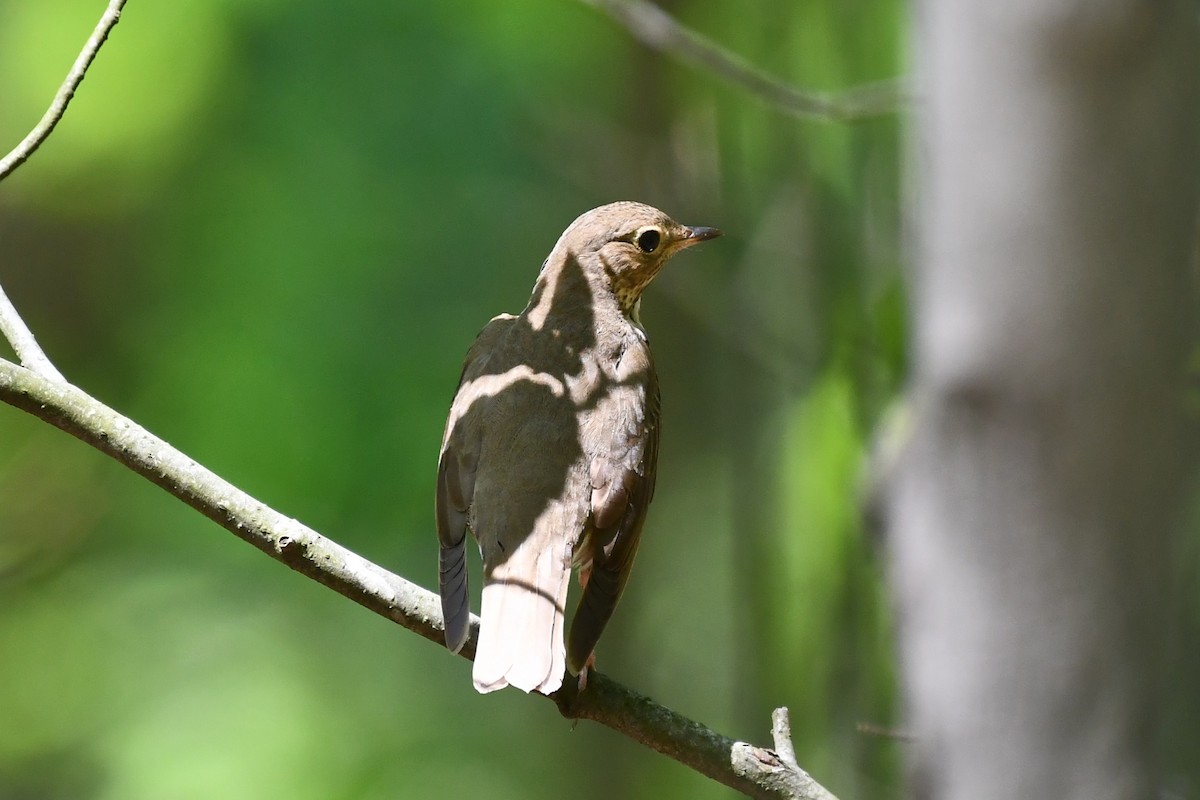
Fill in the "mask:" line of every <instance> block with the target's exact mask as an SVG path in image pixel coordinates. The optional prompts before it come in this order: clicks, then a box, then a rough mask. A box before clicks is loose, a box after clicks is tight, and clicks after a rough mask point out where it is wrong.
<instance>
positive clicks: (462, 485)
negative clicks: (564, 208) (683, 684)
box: [436, 202, 721, 694]
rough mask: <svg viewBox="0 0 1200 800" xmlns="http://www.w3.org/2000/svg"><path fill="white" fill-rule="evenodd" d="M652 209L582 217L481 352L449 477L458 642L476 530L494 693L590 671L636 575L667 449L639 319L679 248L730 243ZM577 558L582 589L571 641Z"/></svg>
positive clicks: (472, 364) (454, 642) (451, 608)
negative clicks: (469, 541)
mask: <svg viewBox="0 0 1200 800" xmlns="http://www.w3.org/2000/svg"><path fill="white" fill-rule="evenodd" d="M720 235H721V232H720V231H718V230H717V229H715V228H689V227H686V226H684V225H680V224H679V223H677V222H675V221H674V220H672V219H671V218H670V217H668V216H667V215H666V214H664V213H663V212H661V211H659V210H658V209H656V208H651V207H650V206H646V205H642V204H641V203H630V202H622V203H611V204H609V205H606V206H601V207H599V208H596V209H592V210H591V211H589V212H587V213H586V214H583V215H582V216H580V217H579V218H578V219H576V220H575V221H574V222H573V223H571V225H570V227H568V228H567V230H566V231H565V232H564V233H563V235H562V236H561V237H560V238H559V240H558V243H557V244H556V245H555V246H554V249H553V250H552V251H551V252H550V255H549V257H548V258H547V259H546V261H545V263H544V264H542V270H541V272H540V273H539V274H538V278H537V283H535V284H534V287H533V296H532V297H531V298H530V300H529V305H528V306H526V307H525V310H524V311H522V312H521V313H520V314H519V315H517V316H513V315H512V314H501V315H500V316H498V317H496V318H495V319H493V320H492V321H491V322H489V323H488V324H487V326H486V327H485V328H484V329H483V331H481V332H480V334H479V336H478V338H476V340H475V343H474V344H473V345H471V348H470V350H469V351H468V352H467V358H466V363H465V364H464V365H463V372H462V378H461V379H460V381H459V386H458V391H457V393H456V394H455V396H454V402H453V404H452V405H451V407H450V417H449V419H448V420H447V422H446V433H445V436H444V437H443V439H442V451H441V458H440V460H439V463H438V474H437V502H436V506H437V532H438V542H439V544H440V545H441V550H440V554H439V570H440V575H439V584H438V585H439V590H440V592H441V596H442V611H443V614H444V617H445V625H446V630H445V632H446V646H447V647H449V648H450V649H451V650H453V651H454V652H458V651H459V650H460V649H461V648H462V646H463V644H464V643H465V642H466V640H467V636H468V633H469V628H470V602H469V599H468V594H467V566H466V551H465V546H466V533H467V531H468V530H470V531H471V533H472V534H473V535H474V536H475V539H476V540H477V541H478V542H479V549H480V553H481V554H482V557H483V603H482V610H481V617H482V624H481V627H480V633H479V641H478V644H477V647H476V650H475V666H474V670H473V679H474V683H475V688H476V689H478V690H479V691H480V692H491V691H494V690H496V689H500V688H503V687H505V686H510V685H511V686H516V687H517V688H519V689H521V690H523V691H526V692H529V691H538V692H541V693H542V694H551V693H553V692H554V691H556V690H557V689H558V688H559V687H560V686H561V685H562V680H563V671H564V668H567V669H569V670H570V671H571V673H572V674H573V675H575V674H580V673H581V672H583V675H584V676H586V668H587V665H588V664H589V663H590V660H591V657H592V651H593V649H594V648H595V646H596V641H597V640H598V639H599V638H600V634H601V632H602V631H603V630H604V626H605V625H606V624H607V623H608V620H609V617H610V616H612V612H613V609H614V608H615V607H616V605H617V600H618V599H620V596H621V591H622V590H623V589H624V587H625V581H626V579H627V578H628V577H629V570H630V567H631V566H632V565H633V559H634V555H635V554H636V553H637V548H638V539H639V538H640V536H641V532H642V523H643V521H644V520H645V518H646V508H647V506H649V504H650V499H651V498H652V497H653V496H654V476H655V465H656V462H657V458H658V433H659V396H658V378H657V376H656V375H655V371H654V361H653V359H652V358H651V355H650V346H649V344H648V342H647V340H646V333H645V331H644V330H643V329H642V324H641V321H640V320H639V319H638V307H639V305H640V301H641V295H642V290H644V289H645V288H646V287H647V286H648V285H649V284H650V282H651V281H652V280H653V279H654V276H655V275H657V274H658V272H659V270H660V269H662V266H663V264H665V263H666V262H667V260H668V259H670V258H671V256H673V255H675V254H676V253H678V252H679V251H680V250H683V249H684V248H687V247H690V246H692V245H693V244H696V243H697V242H702V241H704V240H706V239H712V238H714V237H716V236H720ZM572 564H575V565H577V566H578V567H579V568H580V583H581V584H582V585H583V587H584V588H583V594H582V597H581V599H580V601H579V606H578V608H577V610H576V612H575V616H574V619H573V621H572V623H571V633H570V639H569V642H568V643H567V644H566V645H565V646H564V641H563V617H564V605H565V603H566V599H567V584H568V579H569V578H570V573H571V566H572Z"/></svg>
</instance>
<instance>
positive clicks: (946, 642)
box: [883, 0, 1200, 800]
mask: <svg viewBox="0 0 1200 800" xmlns="http://www.w3.org/2000/svg"><path fill="white" fill-rule="evenodd" d="M917 16H918V19H917V24H916V26H915V36H916V40H915V42H914V45H913V52H914V53H916V54H917V55H916V58H917V67H918V69H917V73H918V81H919V85H918V91H917V95H918V98H919V99H918V101H917V108H916V136H915V139H914V142H913V150H912V156H913V158H912V162H913V163H912V164H911V170H910V174H911V176H912V177H913V178H915V179H916V181H917V184H918V185H917V187H916V195H915V196H916V197H917V200H918V208H919V217H918V218H917V220H916V222H917V242H916V253H915V256H916V258H915V261H916V265H917V272H916V275H915V284H914V290H913V295H912V307H913V319H914V344H913V347H914V372H913V377H912V383H911V386H910V396H909V410H910V412H911V414H910V420H911V423H910V425H909V427H908V429H907V433H906V438H905V439H904V447H903V449H902V450H901V451H900V455H899V457H898V459H897V461H896V462H895V463H894V464H893V466H892V470H891V473H890V475H889V476H888V477H887V479H886V483H885V495H884V503H885V505H884V506H883V508H884V511H885V513H886V515H887V516H886V518H885V519H886V522H887V525H888V534H889V542H890V546H891V548H892V563H893V570H894V572H893V578H894V587H895V595H896V601H897V608H898V612H899V613H898V617H899V625H900V650H901V657H902V660H903V667H904V671H905V682H906V693H907V701H908V710H909V721H910V724H911V726H912V728H913V730H914V732H915V734H916V737H917V743H916V745H915V749H914V754H915V755H914V779H915V782H916V789H917V794H918V796H922V797H930V798H964V799H965V800H989V799H990V798H1014V797H1053V798H1088V799H1089V800H1096V798H1137V797H1142V798H1149V797H1151V796H1155V795H1157V794H1158V791H1159V790H1160V789H1161V786H1160V784H1159V780H1160V777H1159V775H1158V774H1157V773H1156V769H1155V756H1154V752H1153V750H1154V744H1155V742H1154V741H1153V740H1154V735H1155V733H1156V732H1157V729H1158V726H1159V723H1160V722H1161V711H1162V703H1161V689H1162V686H1161V681H1160V675H1161V669H1160V668H1161V666H1162V665H1161V658H1160V656H1161V649H1162V648H1161V646H1162V644H1163V641H1162V634H1163V632H1164V626H1165V622H1166V620H1167V618H1168V612H1167V609H1166V608H1165V603H1166V592H1165V588H1166V584H1167V582H1168V578H1169V573H1170V570H1169V567H1170V563H1169V558H1170V548H1171V544H1172V541H1173V536H1174V532H1175V529H1176V528H1177V527H1178V523H1179V522H1180V517H1181V496H1182V489H1183V481H1184V479H1185V477H1186V473H1187V468H1188V464H1187V462H1186V456H1187V447H1186V443H1185V441H1184V437H1185V435H1186V433H1187V431H1186V430H1185V425H1186V422H1187V420H1186V419H1185V415H1184V399H1185V398H1184V393H1183V377H1184V367H1185V362H1186V359H1187V353H1188V345H1189V341H1190V333H1191V331H1190V328H1189V325H1190V323H1191V310H1192V309H1191V302H1192V286H1191V275H1190V270H1189V266H1190V261H1191V256H1192V246H1193V233H1194V227H1195V221H1196V210H1197V203H1196V201H1197V198H1196V186H1197V179H1198V177H1200V176H1198V170H1197V146H1196V145H1197V133H1198V131H1197V125H1196V119H1197V90H1198V89H1200V70H1197V59H1196V55H1197V52H1198V48H1197V36H1196V25H1195V22H1196V17H1195V12H1194V10H1193V9H1192V8H1191V7H1190V6H1188V5H1187V4H1184V3H1142V2H1134V1H1133V0H1106V1H1103V2H1098V3H1084V2H1047V0H1017V1H1016V2H1010V3H998V4H997V3H989V2H978V1H977V0H928V2H924V3H921V4H920V5H919V8H918V15H917Z"/></svg>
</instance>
